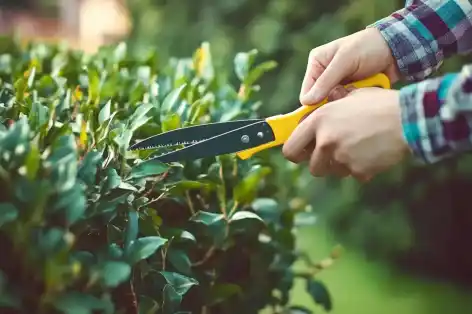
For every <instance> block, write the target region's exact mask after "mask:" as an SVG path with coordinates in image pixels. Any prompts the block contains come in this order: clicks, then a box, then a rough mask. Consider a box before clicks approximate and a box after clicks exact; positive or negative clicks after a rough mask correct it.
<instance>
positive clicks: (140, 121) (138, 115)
mask: <svg viewBox="0 0 472 314" xmlns="http://www.w3.org/2000/svg"><path fill="white" fill-rule="evenodd" d="M152 108H153V105H152V104H140V105H139V106H138V107H137V108H136V111H135V112H134V113H133V114H132V115H131V117H130V118H129V119H128V121H129V122H128V123H129V124H130V125H129V129H130V130H131V132H134V131H136V130H137V129H139V128H140V127H141V126H143V125H144V124H146V123H147V122H148V121H149V119H150V118H151V117H148V116H146V115H147V114H148V112H149V110H151V109H152Z"/></svg>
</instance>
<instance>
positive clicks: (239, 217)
mask: <svg viewBox="0 0 472 314" xmlns="http://www.w3.org/2000/svg"><path fill="white" fill-rule="evenodd" d="M229 223H230V226H231V230H232V231H242V232H245V233H247V232H250V231H252V230H259V229H260V228H262V227H263V226H264V221H263V220H262V218H261V217H259V216H258V215H257V214H255V213H253V212H248V211H238V212H236V213H234V214H233V216H231V218H230V219H229Z"/></svg>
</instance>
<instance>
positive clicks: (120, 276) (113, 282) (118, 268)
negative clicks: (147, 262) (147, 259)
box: [99, 261, 131, 288]
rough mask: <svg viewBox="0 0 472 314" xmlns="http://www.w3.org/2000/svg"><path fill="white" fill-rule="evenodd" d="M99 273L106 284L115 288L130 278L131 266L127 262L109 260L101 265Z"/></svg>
mask: <svg viewBox="0 0 472 314" xmlns="http://www.w3.org/2000/svg"><path fill="white" fill-rule="evenodd" d="M99 273H100V277H101V278H102V280H103V283H104V284H105V286H107V287H110V288H115V287H116V286H118V285H119V284H121V283H123V282H125V281H126V280H128V279H129V278H130V275H131V266H130V265H129V264H127V263H125V262H119V261H108V262H105V263H103V264H102V265H100V267H99Z"/></svg>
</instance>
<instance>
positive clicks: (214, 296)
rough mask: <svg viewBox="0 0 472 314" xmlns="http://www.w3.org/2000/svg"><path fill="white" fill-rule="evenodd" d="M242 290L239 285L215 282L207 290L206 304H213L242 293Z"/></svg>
mask: <svg viewBox="0 0 472 314" xmlns="http://www.w3.org/2000/svg"><path fill="white" fill-rule="evenodd" d="M242 294H243V291H242V289H241V287H240V286H238V285H235V284H232V283H224V284H215V285H213V286H211V288H210V291H209V292H208V300H207V302H208V305H215V304H217V303H220V302H224V301H225V300H227V299H228V298H231V297H233V296H235V295H242Z"/></svg>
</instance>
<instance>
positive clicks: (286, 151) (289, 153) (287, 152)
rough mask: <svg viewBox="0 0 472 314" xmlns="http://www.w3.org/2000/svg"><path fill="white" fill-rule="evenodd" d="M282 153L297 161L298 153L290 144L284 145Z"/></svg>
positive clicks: (290, 159)
mask: <svg viewBox="0 0 472 314" xmlns="http://www.w3.org/2000/svg"><path fill="white" fill-rule="evenodd" d="M282 154H283V155H284V157H285V158H286V159H288V160H289V161H291V162H296V154H294V152H293V150H292V149H291V148H290V147H289V146H287V145H284V146H283V147H282Z"/></svg>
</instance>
